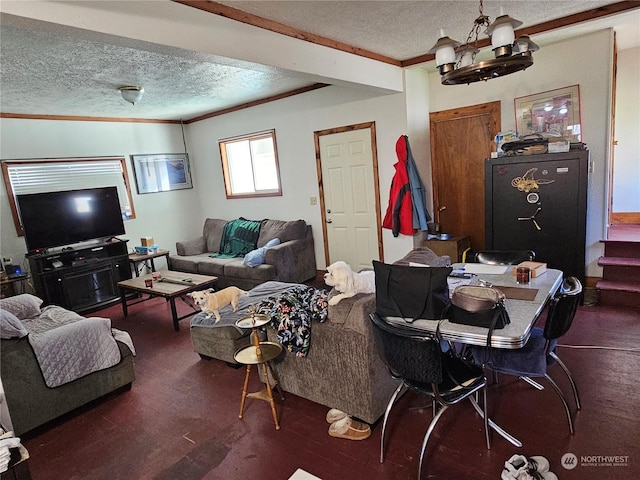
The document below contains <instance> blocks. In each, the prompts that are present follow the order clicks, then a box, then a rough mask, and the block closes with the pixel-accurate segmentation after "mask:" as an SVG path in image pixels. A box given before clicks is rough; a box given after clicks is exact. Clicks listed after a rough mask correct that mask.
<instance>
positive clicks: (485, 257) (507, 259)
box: [462, 250, 536, 265]
mask: <svg viewBox="0 0 640 480" xmlns="http://www.w3.org/2000/svg"><path fill="white" fill-rule="evenodd" d="M535 259H536V254H535V252H534V251H533V250H476V251H474V250H470V251H468V252H466V254H465V255H464V258H463V260H462V261H463V263H467V262H468V263H484V264H487V265H517V264H519V263H522V262H532V261H533V260H535Z"/></svg>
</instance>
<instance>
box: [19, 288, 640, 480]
mask: <svg viewBox="0 0 640 480" xmlns="http://www.w3.org/2000/svg"><path fill="white" fill-rule="evenodd" d="M179 303H180V302H179ZM180 308H181V309H184V308H185V307H184V306H180ZM99 315H101V316H107V317H110V318H112V320H113V325H114V326H115V327H117V328H120V329H123V330H127V331H128V332H130V334H131V336H132V338H133V341H134V343H135V345H136V349H137V357H136V360H135V368H136V381H135V382H134V384H133V388H132V389H131V390H130V391H127V392H124V393H121V394H118V395H111V396H109V397H107V398H106V399H104V400H102V401H99V402H97V403H95V404H93V405H91V406H89V407H86V408H84V409H83V410H82V411H79V412H77V413H75V414H73V415H69V416H66V417H65V418H63V419H62V420H61V421H58V422H56V423H54V424H52V425H50V426H48V427H47V428H44V429H41V430H39V431H37V432H35V433H34V434H31V435H26V436H23V441H24V444H25V445H26V447H27V448H28V450H29V453H30V456H31V458H30V460H29V464H30V467H31V472H32V476H33V478H34V480H54V479H55V480H60V479H65V480H70V479H76V480H77V479H92V480H116V479H123V480H124V479H127V480H129V479H157V480H180V479H185V480H195V479H207V480H213V479H258V480H260V479H265V480H271V479H283V480H285V479H288V478H289V477H290V476H291V475H292V474H293V472H294V471H295V470H296V469H297V468H302V469H304V470H306V471H308V472H309V473H311V474H313V475H316V476H318V477H320V478H321V479H323V480H343V479H350V480H359V479H367V480H369V479H394V480H396V479H415V478H416V476H417V468H418V454H419V450H420V443H421V441H422V437H423V435H424V432H425V429H426V426H427V425H428V422H429V421H430V418H431V412H430V409H426V410H409V409H407V408H406V407H407V406H408V405H411V404H415V403H416V402H417V399H416V398H415V397H414V396H413V395H412V394H407V395H405V396H404V397H403V399H402V400H401V402H400V404H399V405H398V406H397V407H396V410H395V414H394V415H393V416H392V419H391V423H390V431H389V434H390V436H389V437H388V438H389V442H388V450H387V456H386V461H385V463H383V464H380V463H379V461H378V456H379V440H380V425H375V426H374V428H373V433H372V435H371V437H370V438H369V439H367V440H364V441H358V442H354V441H349V440H343V439H336V438H332V437H330V436H329V435H328V433H327V430H328V426H329V425H328V424H327V423H326V421H325V414H326V413H327V408H326V407H323V406H321V405H318V404H315V403H312V402H310V401H307V400H305V399H302V398H299V397H296V396H294V395H291V394H287V395H286V398H285V401H284V402H280V403H279V404H278V410H279V414H280V424H281V427H282V428H281V430H280V431H276V430H275V429H274V426H273V420H272V418H271V413H270V411H269V407H268V404H266V403H265V402H261V401H258V400H253V401H249V403H248V404H247V408H246V411H245V416H244V418H243V419H242V420H240V419H238V409H239V403H240V394H241V389H242V382H243V378H244V370H243V369H238V370H236V369H233V368H230V367H228V366H226V365H225V364H224V363H223V362H220V361H217V360H212V361H203V360H200V358H199V357H198V355H197V354H195V353H194V352H193V350H192V348H191V343H190V337H189V329H188V320H185V321H183V322H182V329H181V330H180V331H179V332H175V331H174V330H173V328H172V325H171V320H170V312H169V307H168V305H167V304H166V303H165V302H164V301H163V300H162V299H154V300H152V301H149V302H146V303H145V304H141V305H138V306H136V307H133V308H131V310H130V316H129V317H128V318H127V319H124V318H123V317H122V312H121V308H120V307H119V306H114V307H111V308H109V309H106V310H103V311H101V312H99ZM561 343H562V344H563V345H570V346H571V347H565V346H561V347H560V349H559V353H560V355H561V357H562V358H563V359H564V360H565V363H566V364H567V365H568V366H569V368H570V369H571V370H572V372H573V374H574V377H575V379H576V381H577V383H578V386H579V388H580V392H581V395H582V402H583V410H582V411H581V412H580V413H578V414H577V415H576V414H575V406H574V405H573V401H571V403H570V405H571V407H572V410H573V411H574V415H575V426H576V434H575V435H574V436H571V435H570V434H569V430H568V426H567V422H566V418H565V416H564V412H563V410H562V406H561V404H560V401H559V399H558V398H557V397H556V396H555V393H553V391H551V389H546V390H545V391H543V392H539V391H537V390H534V389H533V388H532V387H530V386H529V385H527V384H526V383H524V382H522V381H518V380H515V379H510V378H507V377H502V378H501V381H500V384H499V386H492V387H491V390H490V402H491V409H492V411H493V414H492V416H493V418H494V419H495V420H496V421H497V422H498V423H500V424H501V425H502V426H504V427H505V428H506V429H508V430H509V431H510V432H512V433H513V434H515V435H516V436H518V437H519V438H520V439H521V440H522V441H523V443H524V446H523V447H522V448H520V449H517V448H515V447H513V446H511V445H510V444H508V443H507V442H505V441H504V440H502V439H501V438H500V437H498V436H497V435H495V434H493V436H492V440H493V446H492V449H491V450H490V451H487V450H486V446H485V445H484V435H483V432H482V422H481V420H480V419H479V417H478V416H476V415H475V414H474V413H473V412H472V409H471V406H470V404H468V403H463V404H460V405H457V406H454V407H452V408H451V409H450V410H449V411H447V412H446V413H445V415H444V417H443V418H442V419H441V422H440V423H439V425H438V426H437V428H436V430H435V434H434V436H432V439H431V443H430V445H429V447H428V450H427V456H426V462H425V466H426V472H425V473H424V475H423V478H440V479H480V480H482V479H487V480H489V479H491V480H494V479H498V478H500V472H501V471H502V467H503V464H504V461H505V460H506V459H507V458H509V457H510V456H511V455H513V454H514V453H522V454H526V455H544V456H546V457H547V458H548V459H549V460H550V462H551V467H552V470H553V471H554V472H555V473H556V474H557V476H558V478H560V479H561V480H571V479H580V480H590V479H594V480H595V479H598V480H602V479H621V480H625V479H628V480H631V479H633V480H636V479H638V478H640V416H639V415H638V399H639V398H640V388H639V387H638V372H639V371H640V353H639V351H638V345H639V344H640V312H638V311H632V310H622V309H620V310H616V309H612V308H603V307H592V306H585V307H580V309H579V312H578V314H577V317H576V320H575V323H574V326H573V328H572V330H571V331H570V332H569V334H567V335H566V336H565V337H564V338H563V339H562V341H561ZM312 345H313V343H312ZM311 348H313V346H312V347H311ZM300 361H301V362H304V361H305V360H304V359H300ZM558 373H560V372H557V371H554V372H552V376H554V377H555V378H557V379H558V380H559V383H560V385H561V386H562V387H564V388H565V389H567V388H568V385H567V383H566V381H564V379H563V378H562V376H560V375H557V374H558ZM254 381H255V382H257V381H256V380H255V377H254ZM308 381H310V382H312V381H313V378H310V379H308ZM344 381H348V379H344ZM253 388H254V389H258V385H257V384H255V383H254V385H253ZM565 453H573V454H575V455H576V456H577V466H576V467H575V468H574V469H572V470H567V469H565V468H563V467H562V466H561V465H560V461H561V457H562V456H563V455H564V454H565ZM610 455H617V456H621V457H627V464H626V466H616V467H614V466H599V465H598V464H597V463H596V464H593V463H591V464H586V463H585V462H586V461H587V460H597V459H596V458H595V457H596V456H610ZM587 457H588V458H587Z"/></svg>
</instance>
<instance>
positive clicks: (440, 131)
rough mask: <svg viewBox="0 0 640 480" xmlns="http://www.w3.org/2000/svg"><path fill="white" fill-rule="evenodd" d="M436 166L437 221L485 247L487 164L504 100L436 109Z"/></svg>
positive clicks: (446, 230) (477, 247) (443, 228)
mask: <svg viewBox="0 0 640 480" xmlns="http://www.w3.org/2000/svg"><path fill="white" fill-rule="evenodd" d="M429 119H430V124H431V168H432V173H433V207H434V215H435V221H436V222H439V223H440V225H441V231H442V232H443V233H451V234H454V235H459V236H464V235H469V236H470V237H471V248H473V249H475V250H481V249H483V248H484V246H485V233H484V228H485V222H484V214H485V212H484V203H485V198H484V164H485V160H486V159H487V158H489V157H490V156H491V150H492V147H493V145H494V139H495V136H496V134H498V132H499V131H500V102H491V103H484V104H481V105H473V106H470V107H461V108H455V109H452V110H443V111H440V112H433V113H431V114H430V115H429Z"/></svg>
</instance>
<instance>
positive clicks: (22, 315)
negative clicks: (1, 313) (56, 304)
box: [0, 293, 42, 320]
mask: <svg viewBox="0 0 640 480" xmlns="http://www.w3.org/2000/svg"><path fill="white" fill-rule="evenodd" d="M40 305H42V300H41V299H40V298H38V297H36V296H35V295H31V294H29V293H22V294H20V295H16V296H15V297H8V298H3V299H2V300H0V309H2V310H6V311H8V312H9V313H12V314H14V315H15V316H16V317H18V319H19V320H24V319H26V318H33V317H37V316H38V315H40Z"/></svg>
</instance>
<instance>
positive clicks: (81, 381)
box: [0, 294, 135, 435]
mask: <svg viewBox="0 0 640 480" xmlns="http://www.w3.org/2000/svg"><path fill="white" fill-rule="evenodd" d="M41 305H42V300H41V299H40V298H38V297H36V296H34V295H30V294H22V295H17V296H15V297H9V298H4V299H2V300H0V326H1V332H2V335H1V336H2V339H1V340H0V342H1V344H0V373H1V376H2V387H3V389H4V399H5V401H6V404H7V407H8V411H9V417H10V420H11V424H12V427H13V431H14V432H15V434H16V435H22V434H24V433H26V432H29V431H31V430H33V429H35V428H36V427H39V426H42V425H44V424H46V423H47V422H49V421H51V420H54V419H56V418H58V417H60V416H61V415H63V414H65V413H68V412H71V411H72V410H75V409H76V408H78V407H81V406H83V405H85V404H87V403H89V402H91V401H93V400H96V399H98V398H100V397H103V396H104V395H107V394H109V393H111V392H115V391H121V390H126V389H129V388H131V384H132V382H133V380H134V379H135V373H134V368H133V355H134V347H133V343H132V342H131V338H130V337H129V335H128V334H127V333H126V332H123V331H119V330H116V329H112V328H111V321H110V320H109V319H105V318H98V317H90V318H85V317H82V316H80V315H78V314H77V313H75V312H71V311H69V310H65V309H63V308H62V307H59V306H54V305H49V306H46V307H43V308H42V309H41V308H40V307H41ZM88 346H91V348H89V347H88ZM61 349H64V354H61V352H60V350H61Z"/></svg>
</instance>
